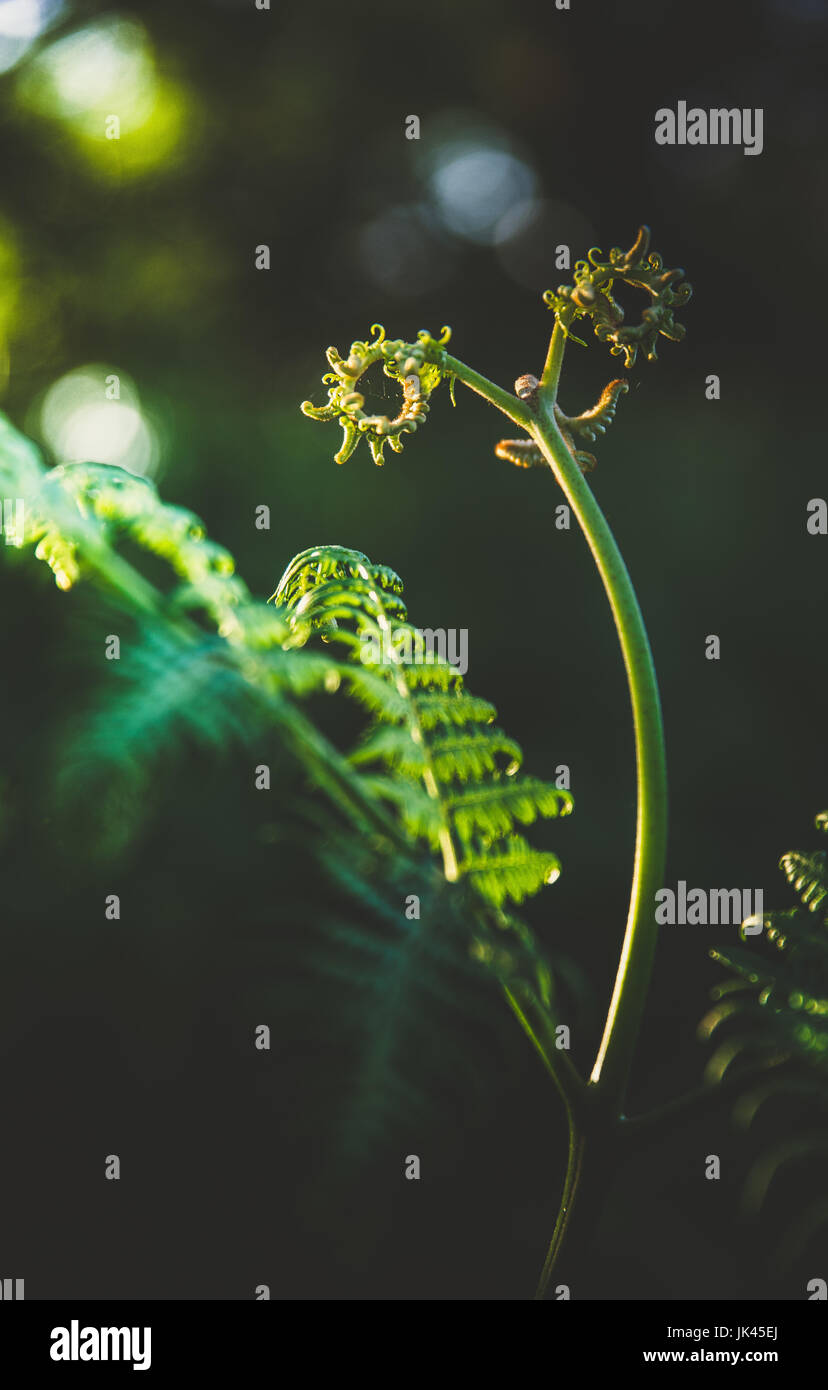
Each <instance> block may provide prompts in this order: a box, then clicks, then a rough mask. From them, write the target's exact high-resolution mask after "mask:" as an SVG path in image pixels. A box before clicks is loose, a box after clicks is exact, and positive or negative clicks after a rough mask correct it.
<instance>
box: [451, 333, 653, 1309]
mask: <svg viewBox="0 0 828 1390" xmlns="http://www.w3.org/2000/svg"><path fill="white" fill-rule="evenodd" d="M565 346H566V333H565V331H564V329H563V328H562V327H561V326H560V324H558V323H556V325H555V328H554V330H553V333H552V336H551V340H550V344H549V350H548V353H547V359H546V364H545V366H544V370H543V376H542V379H541V383H540V388H539V390H538V395H537V403H536V408H535V410H534V411H533V410H531V409H530V408H529V407H528V406H527V405H525V404H524V402H523V401H521V400H518V399H517V398H516V397H512V396H509V395H508V394H507V393H506V392H505V391H503V390H502V389H501V388H500V387H497V386H495V385H494V383H493V382H490V381H488V380H487V379H486V378H485V377H482V376H480V374H479V373H477V372H473V371H472V370H471V369H469V368H467V367H466V366H465V364H464V363H462V362H459V361H458V360H457V359H456V358H450V357H449V358H447V361H446V367H447V370H449V371H450V372H451V373H452V375H453V376H455V377H456V378H457V379H458V380H460V381H462V382H463V383H464V384H465V385H466V386H468V387H469V388H470V389H471V390H473V391H475V392H476V393H477V394H478V395H480V396H482V397H483V398H484V399H485V400H487V401H488V402H489V403H490V404H491V405H494V406H496V407H497V408H498V409H499V410H501V411H502V412H503V413H504V414H505V415H507V416H508V417H509V418H510V419H511V420H513V421H514V422H515V424H517V425H519V426H520V427H521V428H523V429H524V430H525V431H526V433H527V434H529V435H530V436H531V438H532V439H533V440H534V442H535V443H536V444H537V446H538V448H539V449H540V450H541V452H542V454H543V456H544V458H545V459H546V461H547V463H548V464H549V466H550V468H551V469H552V472H553V473H554V475H555V478H556V480H557V482H558V484H559V486H560V487H561V489H562V490H563V493H564V495H565V497H566V499H567V502H568V503H569V506H570V507H571V509H572V511H573V512H574V513H575V516H576V517H577V519H578V523H579V525H580V527H581V530H582V531H583V533H584V535H585V537H586V540H587V544H588V545H589V548H590V550H591V552H592V556H593V559H594V560H595V564H596V567H597V569H598V573H599V574H600V576H601V581H602V583H603V585H604V589H605V591H606V594H607V598H608V600H609V604H610V608H611V611H612V616H613V621H614V623H615V627H616V631H617V634H618V640H619V643H620V647H621V653H622V656H623V660H624V666H625V670H626V673H627V682H628V685H629V692H630V701H631V705H632V716H633V725H634V732H635V751H636V775H637V801H638V807H637V817H636V839H635V859H634V868H633V880H632V888H631V893H630V905H629V911H628V916H627V924H626V929H625V933H624V939H623V943H622V947H621V954H620V958H619V962H618V969H617V973H616V978H615V985H614V988H613V993H612V998H611V1001H610V1005H609V1009H608V1012H607V1019H606V1024H605V1027H604V1033H603V1036H602V1039H601V1044H600V1047H599V1049H598V1054H597V1057H596V1059H595V1064H594V1066H593V1069H592V1073H591V1076H590V1081H589V1085H588V1087H586V1088H584V1087H583V1086H581V1094H580V1100H581V1102H583V1101H584V1100H585V1101H586V1105H584V1104H583V1103H578V1101H579V1097H578V1089H577V1087H573V1085H572V1077H571V1075H567V1076H566V1077H562V1076H559V1075H558V1074H557V1071H556V1070H553V1076H554V1078H555V1080H556V1083H557V1084H558V1086H559V1089H560V1090H561V1092H562V1094H564V1099H565V1101H566V1104H567V1114H568V1117H569V1126H570V1145H569V1161H568V1164H567V1173H566V1178H565V1181H564V1189H563V1194H562V1198H561V1203H560V1209H559V1213H558V1219H557V1222H556V1225H555V1231H554V1233H553V1237H552V1242H551V1244H550V1247H549V1252H548V1254H547V1258H546V1262H545V1264H544V1268H543V1272H542V1274H541V1279H540V1283H539V1286H538V1295H537V1296H538V1297H539V1298H543V1297H544V1296H545V1294H546V1291H547V1288H548V1285H549V1281H550V1279H551V1276H552V1272H553V1269H554V1267H555V1265H556V1263H557V1261H558V1258H559V1256H560V1253H561V1250H562V1248H563V1242H564V1238H565V1236H566V1234H567V1231H568V1228H569V1225H570V1220H571V1215H572V1209H573V1206H574V1203H575V1198H576V1195H577V1193H578V1189H579V1185H580V1184H581V1180H582V1174H583V1167H584V1163H583V1158H584V1145H585V1143H586V1134H587V1132H588V1130H589V1129H590V1128H592V1125H591V1124H590V1122H589V1120H588V1119H587V1117H588V1116H589V1115H590V1114H591V1115H593V1116H595V1117H596V1119H597V1122H598V1126H599V1128H600V1129H601V1130H603V1131H604V1136H603V1138H604V1142H606V1141H608V1140H609V1138H610V1134H611V1133H612V1132H613V1131H614V1129H615V1126H616V1123H617V1121H618V1120H620V1117H621V1115H622V1113H623V1108H624V1096H625V1092H626V1086H627V1080H628V1076H629V1071H630V1067H631V1064H632V1058H633V1053H634V1050H635V1045H636V1042H637V1038H638V1032H639V1028H640V1024H641V1018H642V1014H643V1011H644V1005H645V1002H646V998H647V992H648V989H649V984H650V978H651V975H652V967H653V959H654V955H655V945H656V934H657V924H656V921H655V913H654V909H653V904H654V901H655V893H656V891H657V890H658V889H659V888H660V887H661V886H662V883H663V877H664V864H665V859H666V849H667V770H666V760H665V753H664V731H663V726H662V718H661V701H660V698H659V693H658V684H657V681H656V675H655V668H654V666H653V659H652V653H651V651H650V643H649V639H648V637H647V631H646V628H645V626H644V620H643V617H642V615H641V609H640V607H639V604H638V599H637V597H636V594H635V590H634V588H633V585H632V581H631V579H630V576H629V573H628V571H627V567H626V565H625V564H624V560H623V558H622V556H621V552H620V550H619V548H618V545H617V543H616V540H615V537H614V536H613V534H612V531H611V530H610V527H609V525H608V524H607V521H606V518H605V517H604V514H603V512H602V511H601V508H600V507H599V505H598V503H597V502H596V500H595V497H594V496H593V493H592V491H591V489H590V487H589V485H588V484H587V483H586V481H585V480H584V478H583V476H582V474H581V471H580V469H579V467H578V465H577V463H576V462H575V460H574V459H573V457H572V454H571V453H570V451H569V449H568V448H567V445H566V442H565V441H564V439H563V436H562V435H561V432H560V430H559V429H558V426H557V423H556V421H555V415H554V406H555V399H556V396H557V389H558V381H559V379H560V372H561V365H562V361H563V354H564V349H565ZM510 1002H511V1001H510ZM516 1012H517V1011H516ZM518 1016H520V1015H518ZM526 1031H527V1032H528V1034H529V1036H530V1038H531V1039H532V1041H533V1042H535V1045H536V1046H538V1042H537V1040H536V1039H535V1038H534V1036H533V1033H532V1031H531V1030H530V1029H529V1028H528V1027H527V1028H526ZM539 1050H540V1051H541V1052H542V1055H544V1054H546V1049H542V1048H540V1047H539ZM546 1056H547V1059H548V1060H549V1061H552V1059H551V1058H549V1057H548V1054H546ZM550 1069H552V1068H550ZM598 1117H600V1118H598Z"/></svg>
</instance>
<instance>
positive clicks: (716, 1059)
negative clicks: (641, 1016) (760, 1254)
mask: <svg viewBox="0 0 828 1390" xmlns="http://www.w3.org/2000/svg"><path fill="white" fill-rule="evenodd" d="M816 824H817V826H818V828H819V829H821V830H826V829H828V816H826V814H825V813H824V812H823V813H821V814H820V815H819V816H818V817H817V818H816ZM779 866H780V868H781V870H782V872H783V873H784V874H785V877H786V879H787V880H788V882H789V883H790V884H791V886H792V888H793V889H794V890H795V892H796V893H798V895H799V897H800V900H801V904H802V906H799V907H793V908H786V909H782V910H779V911H773V912H768V913H765V914H763V916H762V918H761V922H760V920H759V919H758V918H756V917H754V918H749V919H748V921H747V922H745V923H743V924H742V932H741V934H742V936H743V938H744V936H745V929H746V927H749V928H750V929H751V934H752V937H753V939H755V940H757V941H759V942H760V943H761V944H763V945H764V946H765V950H766V954H761V953H760V951H759V950H758V949H748V948H746V947H744V946H736V947H733V948H732V949H726V950H722V949H716V950H714V951H711V953H710V954H711V956H712V957H713V958H714V960H717V961H718V962H719V963H720V964H722V965H724V966H726V968H727V969H728V970H730V971H731V972H732V978H731V979H730V980H729V981H725V982H724V983H723V985H720V986H718V987H717V989H716V991H715V992H714V993H715V996H716V997H717V998H718V1002H717V1003H716V1005H715V1007H714V1008H713V1009H712V1010H711V1011H710V1013H708V1014H707V1015H706V1017H705V1018H704V1020H703V1021H702V1023H701V1025H700V1029H699V1031H700V1035H701V1036H702V1037H705V1038H711V1037H713V1036H714V1035H715V1036H716V1037H717V1042H718V1046H717V1048H716V1051H715V1052H714V1054H713V1056H712V1057H711V1059H710V1061H709V1063H708V1066H707V1077H708V1080H711V1081H714V1082H718V1081H721V1080H723V1078H724V1077H725V1075H729V1074H730V1072H731V1070H732V1069H733V1068H738V1069H739V1071H740V1073H741V1074H742V1075H744V1077H745V1078H746V1083H745V1084H746V1090H745V1092H744V1093H743V1094H742V1096H741V1098H740V1099H739V1100H737V1102H736V1106H735V1109H734V1119H735V1120H736V1122H737V1123H738V1124H739V1125H740V1127H742V1128H743V1129H745V1128H747V1127H750V1126H754V1124H755V1121H756V1117H757V1115H759V1113H760V1111H762V1110H764V1109H765V1108H766V1107H768V1106H769V1105H770V1104H771V1102H774V1103H775V1106H776V1110H775V1113H776V1114H777V1118H778V1113H779V1106H780V1104H782V1103H784V1104H785V1106H786V1117H787V1118H786V1128H788V1129H789V1130H790V1131H791V1133H790V1136H789V1138H787V1139H786V1140H785V1141H784V1143H782V1144H778V1143H777V1144H775V1145H774V1146H773V1147H772V1148H771V1149H770V1150H769V1151H767V1152H765V1153H764V1154H762V1155H760V1156H759V1157H758V1158H756V1159H754V1160H753V1162H752V1163H751V1166H750V1168H749V1171H748V1174H747V1178H746V1181H745V1189H744V1196H743V1209H744V1211H745V1213H746V1214H747V1215H750V1216H752V1217H759V1216H761V1217H762V1219H763V1220H764V1219H765V1209H766V1207H767V1205H768V1197H769V1193H770V1190H771V1187H773V1189H774V1191H777V1189H778V1193H779V1197H780V1202H779V1203H777V1206H780V1207H781V1211H782V1212H784V1211H785V1209H786V1208H787V1207H790V1205H791V1203H792V1204H793V1205H794V1207H797V1206H801V1205H802V1204H803V1203H805V1202H807V1201H808V1199H809V1194H810V1195H811V1197H813V1195H814V1192H816V1193H817V1194H820V1195H818V1198H817V1201H816V1208H819V1207H820V1206H821V1205H823V1204H824V1201H825V1198H824V1193H825V1182H824V1176H823V1175H824V1164H825V1154H826V1152H828V915H826V914H825V911H824V909H825V906H826V896H828V883H826V864H825V854H824V853H822V852H811V853H804V852H802V851H799V850H797V851H791V852H790V853H788V854H785V855H783V856H782V858H781V860H780V865H779ZM815 919H816V920H815ZM760 925H761V928H762V932H761V937H756V936H755V929H756V928H757V927H758V926H760ZM815 1118H816V1119H817V1120H818V1121H819V1125H820V1127H819V1128H816V1129H815V1128H814V1119H815ZM786 1176H787V1177H788V1181H787V1182H785V1181H784V1179H785V1178H786ZM803 1220H804V1218H794V1221H793V1223H790V1222H789V1221H788V1219H787V1217H785V1225H784V1228H783V1230H782V1232H781V1235H780V1240H781V1243H782V1249H783V1252H784V1268H785V1270H786V1271H789V1270H790V1268H791V1267H792V1265H793V1262H794V1260H795V1259H796V1258H798V1256H799V1255H801V1254H802V1253H803V1252H804V1251H805V1249H806V1247H807V1244H808V1241H807V1239H806V1236H805V1226H804V1225H803Z"/></svg>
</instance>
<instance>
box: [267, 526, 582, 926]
mask: <svg viewBox="0 0 828 1390" xmlns="http://www.w3.org/2000/svg"><path fill="white" fill-rule="evenodd" d="M273 602H274V603H276V604H277V605H279V612H280V615H281V616H282V617H283V618H284V620H285V622H286V623H287V624H288V625H289V626H290V628H291V632H292V640H294V641H296V642H297V643H299V644H303V643H304V642H306V641H307V640H308V638H309V637H310V635H311V634H312V633H313V632H315V631H316V632H320V633H321V634H322V635H323V636H324V638H325V640H326V641H328V642H329V643H337V642H338V643H340V644H341V646H342V647H343V648H344V651H345V655H346V658H347V660H346V661H345V662H344V663H343V668H342V677H343V683H344V685H345V686H346V688H347V689H349V690H350V692H351V693H352V694H353V695H354V696H355V697H356V698H357V699H358V700H359V701H361V703H362V704H363V705H365V706H366V707H367V708H368V709H369V711H370V712H371V714H372V715H373V717H374V721H375V725H374V727H373V728H372V729H371V730H370V731H369V734H368V737H367V739H366V740H365V741H364V742H363V743H362V744H361V745H360V746H359V747H358V748H357V749H356V750H355V751H354V753H352V754H351V759H350V761H351V764H352V766H353V767H355V768H357V769H365V772H364V773H363V774H362V775H363V776H365V777H366V778H368V782H367V785H368V787H369V790H370V792H371V794H372V795H381V796H382V797H384V798H385V799H387V800H389V801H396V803H397V806H398V813H399V815H400V816H401V818H402V820H403V823H404V825H405V828H406V830H407V831H408V832H409V833H415V834H419V835H421V836H422V837H423V838H426V839H428V840H429V842H430V843H431V844H432V845H436V846H439V848H440V849H441V851H442V854H443V864H444V871H445V873H446V877H447V878H448V879H449V880H450V881H456V880H457V879H460V878H462V877H464V876H465V877H466V878H467V879H468V881H469V882H470V883H471V884H472V885H473V886H474V888H475V891H476V892H477V893H479V894H480V895H481V896H482V897H483V898H484V899H485V900H486V901H488V902H489V903H490V904H491V905H492V906H494V907H498V908H499V907H500V906H501V905H502V904H503V903H504V902H505V901H506V900H508V899H510V898H511V900H512V901H514V902H521V901H522V900H523V899H524V898H525V897H527V896H528V895H529V894H531V893H534V892H537V891H538V889H539V888H540V887H541V886H542V885H543V884H544V883H549V882H552V881H553V879H554V878H555V877H557V875H558V873H559V872H560V863H559V861H558V859H557V857H556V856H554V855H550V854H544V853H542V852H540V851H536V850H533V849H532V848H531V847H530V846H529V845H528V843H527V842H526V841H525V840H523V839H522V837H520V836H517V835H516V834H515V833H514V832H515V827H516V825H518V824H521V825H528V824H531V823H532V822H533V821H534V820H535V819H537V818H538V817H539V816H543V817H552V816H557V815H566V814H567V813H568V812H569V811H570V810H571V808H572V798H571V796H570V795H569V793H568V792H567V791H563V790H561V789H559V788H556V787H553V786H552V785H551V784H548V783H545V782H542V781H540V780H539V779H537V778H532V777H525V776H522V775H520V774H519V773H518V769H519V767H520V762H521V754H520V749H519V747H518V746H517V744H515V743H514V741H513V740H511V739H509V738H507V736H506V735H505V734H504V733H503V732H502V730H500V729H498V728H495V727H492V728H488V727H486V726H492V725H494V720H495V717H496V711H495V709H494V706H493V705H491V704H489V702H488V701H486V700H481V699H479V698H477V697H475V696H472V695H469V694H468V693H467V692H466V690H465V687H464V684H463V680H462V677H461V676H460V674H459V672H457V671H455V670H454V669H453V668H452V666H451V665H450V663H449V662H447V661H446V660H445V659H443V658H442V657H441V656H440V655H438V654H437V653H435V652H434V651H432V650H429V651H427V652H426V650H425V648H424V644H423V635H422V634H421V633H420V632H419V630H418V629H416V628H414V627H412V626H411V624H410V623H408V622H407V620H406V610H405V606H404V604H403V600H402V586H401V584H400V581H399V577H398V576H397V575H396V574H395V573H394V572H393V571H389V570H387V569H382V568H381V567H378V566H372V565H371V564H370V562H369V561H367V559H366V557H365V556H364V555H362V554H361V553H360V552H358V551H346V550H344V549H343V548H342V547H335V548H331V550H330V553H328V552H325V553H323V552H321V551H320V550H314V551H308V552H305V556H304V557H301V556H300V557H298V558H297V560H296V561H294V562H293V564H292V565H291V567H290V568H289V570H288V571H287V572H286V574H285V575H284V576H283V578H282V580H281V582H280V584H279V586H278V588H277V589H276V592H275V594H274V595H273ZM384 725H390V726H391V728H386V727H383V726H384ZM481 726H483V727H481ZM504 764H505V766H504ZM375 766H379V767H383V768H385V770H386V774H390V777H389V776H383V777H380V778H379V779H378V777H377V775H376V773H372V772H371V769H372V768H373V767H375ZM458 783H461V784H463V785H462V790H460V789H458V786H457V784H458ZM412 785H415V786H416V787H417V796H416V797H414V798H413V799H412V797H411V794H410V790H407V789H406V790H403V788H410V787H411V786H412ZM424 792H425V796H424V795H423V793H424ZM429 802H430V803H431V804H430V806H429Z"/></svg>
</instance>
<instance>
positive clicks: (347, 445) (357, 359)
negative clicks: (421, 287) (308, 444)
mask: <svg viewBox="0 0 828 1390" xmlns="http://www.w3.org/2000/svg"><path fill="white" fill-rule="evenodd" d="M371 332H372V333H373V334H374V337H373V338H372V339H371V340H370V341H366V342H359V341H358V342H354V343H351V348H350V352H349V353H348V356H347V357H346V358H342V357H341V356H340V354H339V353H338V352H337V350H336V348H334V347H329V348H328V350H327V353H326V356H327V359H328V361H329V362H330V364H331V367H332V368H333V371H331V372H328V373H326V375H325V376H324V377H323V378H322V380H323V381H324V382H325V384H326V385H327V386H328V403H327V405H323V406H314V405H313V404H312V403H311V402H310V401H303V402H302V405H301V410H302V413H303V414H304V415H307V416H309V418H310V419H311V420H338V421H339V423H340V425H341V426H342V433H343V440H342V445H341V447H340V449H339V452H338V453H337V454H335V455H334V457H335V459H336V462H337V463H345V462H346V460H347V459H349V458H350V457H351V454H352V453H353V452H354V449H355V448H356V446H357V444H358V443H359V441H360V439H362V438H363V437H364V438H366V439H367V440H368V446H369V448H370V450H371V456H372V458H373V460H374V463H376V464H378V465H379V464H382V463H384V462H385V459H384V457H383V451H384V449H385V445H386V444H389V445H390V446H391V448H392V449H393V450H394V451H395V453H400V451H401V450H402V447H403V438H402V437H403V435H404V434H410V433H413V431H415V430H417V429H419V427H420V425H422V424H423V423H424V422H425V419H426V417H427V415H428V398H429V396H430V395H431V393H432V391H433V390H434V388H435V387H436V386H438V385H439V383H440V380H441V379H442V376H443V375H444V374H445V357H446V354H445V345H446V343H447V342H448V340H449V338H450V336H451V329H449V328H444V329H443V330H442V332H441V334H440V337H439V338H433V337H432V336H431V334H430V333H429V332H428V331H427V330H426V329H422V330H421V331H420V333H419V334H418V335H417V342H416V343H405V342H403V341H402V339H394V340H388V339H387V338H386V336H385V329H384V328H383V327H382V325H381V324H377V323H375V324H373V326H372V328H371ZM378 362H381V363H382V366H383V371H384V372H385V375H386V376H388V377H390V378H391V379H392V380H393V381H396V382H398V383H399V384H400V385H401V386H402V403H401V406H400V410H399V412H398V414H397V415H396V416H394V417H393V418H391V417H389V416H388V415H368V414H366V412H365V409H364V406H365V397H364V395H363V394H362V393H361V392H360V391H359V390H358V389H357V387H358V384H359V381H360V379H361V377H362V376H363V375H364V374H365V372H367V371H368V369H369V367H372V366H374V365H375V364H376V363H378Z"/></svg>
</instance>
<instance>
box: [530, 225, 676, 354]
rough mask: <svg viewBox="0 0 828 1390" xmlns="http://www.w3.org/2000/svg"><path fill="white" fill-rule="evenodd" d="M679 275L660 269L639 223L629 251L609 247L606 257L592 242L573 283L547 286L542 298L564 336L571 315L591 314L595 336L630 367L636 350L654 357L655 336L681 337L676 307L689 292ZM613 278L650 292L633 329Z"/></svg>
mask: <svg viewBox="0 0 828 1390" xmlns="http://www.w3.org/2000/svg"><path fill="white" fill-rule="evenodd" d="M683 276H684V271H683V270H681V269H676V270H665V269H664V263H663V261H662V258H661V256H660V255H659V254H658V252H657V251H650V229H649V227H639V229H638V235H637V237H636V239H635V241H634V242H633V244H632V246H631V247H630V249H629V250H628V251H622V250H621V248H620V247H618V246H614V247H613V248H612V250H611V251H610V253H609V257H608V258H607V259H606V260H605V259H604V258H603V253H602V252H601V250H600V249H599V248H598V247H597V246H593V247H592V249H591V250H590V251H588V252H587V260H585V261H576V263H575V270H574V279H575V284H574V285H559V286H558V288H557V290H546V292H545V293H544V296H543V298H544V302H545V303H546V304H547V305H548V306H549V308H550V309H551V310H552V311H553V312H554V314H555V317H556V319H557V320H558V323H559V324H560V325H561V327H562V328H563V330H564V332H566V333H567V335H568V336H572V335H571V334H570V333H569V328H570V325H571V324H572V323H573V322H574V321H575V320H576V319H579V318H590V319H591V320H592V323H593V328H594V331H595V336H596V338H598V339H599V340H600V341H601V342H604V343H609V344H610V345H611V346H610V351H611V352H612V353H613V354H614V355H620V354H622V353H623V355H624V361H625V365H626V366H627V367H632V366H633V364H634V363H635V360H636V356H637V354H638V349H639V348H641V349H642V350H643V351H644V353H645V355H646V357H647V360H648V361H649V362H654V361H655V360H656V356H657V353H656V340H657V338H658V335H659V334H662V335H663V336H664V337H665V338H670V339H672V341H673V342H680V341H681V339H682V338H683V337H684V332H685V330H684V327H683V325H682V324H680V323H677V322H676V319H675V310H676V309H678V308H681V307H682V306H683V305H684V304H686V303H687V301H688V300H689V298H690V296H691V294H692V292H693V291H692V289H691V286H690V285H689V284H688V283H687V281H686V280H684V279H683ZM616 280H622V281H623V282H624V283H625V284H627V285H630V286H632V287H633V288H634V289H640V290H644V292H645V293H646V294H648V295H649V296H650V303H649V304H648V305H647V307H646V308H645V309H644V310H643V312H642V315H641V321H640V323H638V324H636V325H634V326H632V327H630V326H626V327H625V326H624V311H623V309H622V308H621V306H620V304H618V303H617V301H616V300H615V299H613V297H612V287H613V284H614V282H615V281H616Z"/></svg>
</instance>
